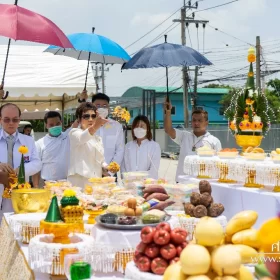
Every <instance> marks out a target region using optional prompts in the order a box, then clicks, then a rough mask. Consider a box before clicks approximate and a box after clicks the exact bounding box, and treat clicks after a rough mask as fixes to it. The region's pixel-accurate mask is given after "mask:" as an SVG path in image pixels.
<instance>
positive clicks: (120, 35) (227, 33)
mask: <svg viewBox="0 0 280 280" xmlns="http://www.w3.org/2000/svg"><path fill="white" fill-rule="evenodd" d="M194 2H195V1H192V3H194ZM228 2H231V0H200V1H198V9H196V10H195V9H194V10H192V11H187V15H190V14H191V13H192V12H196V13H195V19H203V20H209V24H208V25H206V28H205V31H204V32H203V28H202V26H199V28H198V32H197V28H196V27H195V25H190V26H189V33H188V30H187V35H186V41H187V46H190V47H192V48H194V49H196V50H198V51H200V52H202V53H204V54H205V56H206V57H207V58H208V59H209V60H210V61H211V62H212V63H213V66H211V67H205V68H202V69H200V70H199V72H200V75H199V77H198V83H199V84H201V85H202V86H203V85H205V83H204V84H203V82H205V81H209V80H210V81H211V80H213V79H217V78H221V77H222V78H226V79H225V80H223V79H222V80H221V82H222V83H224V84H230V85H238V86H240V85H241V86H242V85H243V84H244V83H245V80H244V77H245V76H243V77H241V79H240V77H237V80H236V78H234V79H232V78H231V79H229V78H228V77H232V76H234V75H239V74H243V75H246V73H247V71H248V67H247V66H248V62H247V50H248V48H249V47H250V45H255V41H256V36H260V38H261V45H262V54H263V55H262V64H263V66H262V70H266V71H268V72H269V71H272V70H277V69H280V56H279V53H280V52H279V50H280V31H279V28H278V26H279V24H280V18H279V14H278V12H279V10H280V1H279V0H238V1H236V2H233V3H230V4H227V5H224V6H220V7H216V8H212V7H214V6H218V5H222V4H224V3H228ZM0 3H6V4H13V3H14V1H12V0H0ZM18 5H20V6H22V7H25V8H27V9H30V10H32V11H35V12H37V13H39V14H42V15H44V16H45V17H47V18H49V19H50V20H52V21H53V22H54V23H56V24H57V25H58V26H59V27H60V28H61V29H62V30H63V32H64V33H65V34H67V35H68V34H71V33H77V32H91V30H92V27H95V33H97V34H100V35H103V36H105V37H108V38H110V39H111V40H113V41H115V42H117V43H118V44H120V45H121V46H122V47H123V48H125V49H126V51H127V52H128V53H129V54H134V53H136V52H137V51H139V50H140V49H141V48H143V47H145V46H147V45H148V46H151V45H155V44H160V43H163V42H164V36H163V35H164V34H165V33H167V35H168V42H170V43H176V44H180V43H181V28H180V25H178V23H173V21H172V20H173V19H179V17H180V8H181V7H182V5H183V0H141V1H136V0H118V1H117V0H99V1H97V0H79V1H77V0H19V1H18ZM208 8H211V9H208ZM204 9H207V10H204ZM200 10H201V11H200ZM203 10H204V11H203ZM175 11H178V12H177V13H175V14H174V15H173V16H172V17H170V18H169V19H168V20H166V21H165V22H164V23H163V24H162V25H160V26H159V27H157V28H155V27H156V26H157V25H159V24H160V23H162V22H163V21H164V20H165V19H167V18H168V17H169V16H170V15H172V14H173V13H174V12H175ZM153 28H155V30H153V31H152V32H150V34H148V35H147V36H144V38H142V39H140V40H139V41H138V42H136V43H134V42H135V41H137V40H138V39H139V38H140V37H142V36H143V35H145V34H146V33H147V32H149V31H151V30H152V29H153ZM168 31H170V32H168ZM189 34H190V35H189ZM197 37H198V40H197ZM6 43H7V38H5V37H0V44H6ZM132 43H134V44H132ZM13 44H29V45H30V43H29V42H26V43H25V42H22V41H20V42H16V43H15V42H13ZM131 44H132V45H131ZM1 71H2V69H1V70H0V74H1ZM169 72H170V80H169V83H170V86H174V87H180V86H181V85H182V79H181V77H182V75H181V69H180V68H174V69H173V68H172V69H170V71H169ZM191 73H193V72H191ZM191 76H192V74H191ZM275 77H277V74H273V75H271V76H268V77H266V80H268V79H270V78H275ZM192 78H193V77H192ZM192 82H193V81H191V83H192ZM213 82H214V83H217V82H215V81H213ZM105 84H106V94H108V95H109V96H121V95H122V94H123V93H124V92H125V91H126V90H127V89H129V88H130V87H133V86H165V84H166V83H165V70H164V69H163V68H157V69H144V70H124V71H122V72H121V65H114V66H110V67H109V71H108V72H106V82H105ZM100 86H101V83H100Z"/></svg>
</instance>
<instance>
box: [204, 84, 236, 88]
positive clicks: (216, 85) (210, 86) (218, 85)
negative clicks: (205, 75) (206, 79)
mask: <svg viewBox="0 0 280 280" xmlns="http://www.w3.org/2000/svg"><path fill="white" fill-rule="evenodd" d="M204 88H232V87H231V86H230V85H220V84H209V85H206V86H204Z"/></svg>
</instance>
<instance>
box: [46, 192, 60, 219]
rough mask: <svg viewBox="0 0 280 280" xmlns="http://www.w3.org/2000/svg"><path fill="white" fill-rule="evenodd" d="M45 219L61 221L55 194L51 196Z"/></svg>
mask: <svg viewBox="0 0 280 280" xmlns="http://www.w3.org/2000/svg"><path fill="white" fill-rule="evenodd" d="M45 221H46V222H49V223H57V222H62V218H61V214H60V210H59V206H58V202H57V197H56V195H54V196H53V198H52V202H51V204H50V207H49V210H48V213H47V216H46V219H45Z"/></svg>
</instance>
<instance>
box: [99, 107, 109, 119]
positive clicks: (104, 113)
mask: <svg viewBox="0 0 280 280" xmlns="http://www.w3.org/2000/svg"><path fill="white" fill-rule="evenodd" d="M97 112H98V114H99V116H100V117H101V118H104V119H106V118H107V116H108V114H109V110H108V108H98V109H97Z"/></svg>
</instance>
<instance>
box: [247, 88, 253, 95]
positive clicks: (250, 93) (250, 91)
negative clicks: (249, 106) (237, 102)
mask: <svg viewBox="0 0 280 280" xmlns="http://www.w3.org/2000/svg"><path fill="white" fill-rule="evenodd" d="M248 92H249V93H248V96H249V97H253V95H254V91H253V90H252V89H249V91H248Z"/></svg>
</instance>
